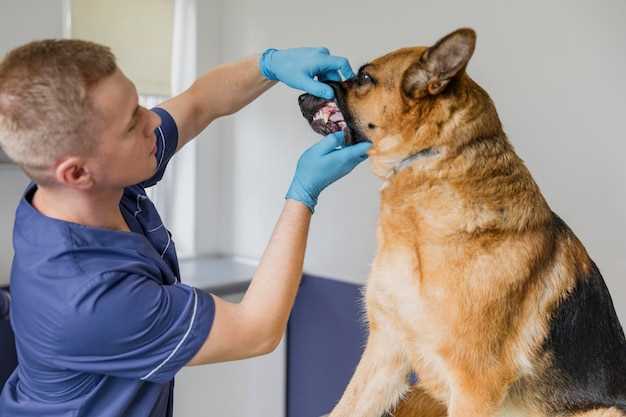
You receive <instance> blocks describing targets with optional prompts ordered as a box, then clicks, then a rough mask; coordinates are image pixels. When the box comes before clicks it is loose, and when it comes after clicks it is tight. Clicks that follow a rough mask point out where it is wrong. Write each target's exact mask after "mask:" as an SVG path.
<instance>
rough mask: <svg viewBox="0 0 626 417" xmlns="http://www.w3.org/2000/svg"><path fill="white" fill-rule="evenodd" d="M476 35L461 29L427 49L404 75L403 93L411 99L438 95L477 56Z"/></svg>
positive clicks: (466, 29)
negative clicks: (474, 55) (473, 56)
mask: <svg viewBox="0 0 626 417" xmlns="http://www.w3.org/2000/svg"><path fill="white" fill-rule="evenodd" d="M475 45H476V32H474V31H473V30H472V29H469V28H463V29H458V30H456V31H454V32H452V33H450V34H449V35H446V36H445V37H443V38H442V39H440V40H439V41H437V43H436V44H435V45H433V46H431V47H430V48H428V49H427V50H426V51H424V53H423V54H422V56H421V57H420V59H419V61H417V62H415V63H414V64H412V65H411V66H410V67H409V68H408V69H407V70H406V71H405V73H404V77H403V80H402V89H403V91H404V93H405V94H406V95H407V96H409V97H412V98H419V97H422V96H424V95H426V94H432V95H435V94H439V93H440V92H441V91H442V90H443V89H444V88H445V87H446V85H448V83H449V82H450V80H451V79H453V78H454V77H455V76H456V75H457V74H459V73H461V71H463V70H464V69H465V66H466V65H467V62H468V61H469V60H470V58H471V57H472V54H473V53H474V47H475Z"/></svg>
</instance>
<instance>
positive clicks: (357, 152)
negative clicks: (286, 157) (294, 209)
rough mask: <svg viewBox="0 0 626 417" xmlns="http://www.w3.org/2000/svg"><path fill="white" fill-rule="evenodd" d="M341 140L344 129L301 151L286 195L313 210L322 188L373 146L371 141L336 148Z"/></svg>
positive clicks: (363, 159)
mask: <svg viewBox="0 0 626 417" xmlns="http://www.w3.org/2000/svg"><path fill="white" fill-rule="evenodd" d="M344 140H345V139H344V133H343V132H337V133H331V134H330V135H328V136H325V137H324V138H323V139H322V140H321V141H319V142H318V143H316V144H315V145H313V146H311V147H310V148H309V149H307V150H306V151H304V153H303V154H302V156H300V159H299V160H298V166H297V168H296V173H295V175H294V177H293V180H292V181H291V186H290V187H289V191H287V195H286V196H285V198H288V199H292V200H297V201H300V202H301V203H304V205H306V206H307V207H308V208H309V209H310V210H311V213H313V212H314V211H315V205H316V204H317V198H318V197H319V195H320V193H321V192H322V190H323V189H324V188H326V187H327V186H328V185H330V184H332V183H333V182H335V181H337V180H338V179H339V178H341V177H343V176H344V175H346V174H348V173H349V172H350V171H352V170H353V169H354V167H356V166H357V165H358V164H360V163H361V162H363V161H365V160H366V159H367V151H368V150H369V148H371V147H372V144H371V143H370V142H360V143H357V144H356V145H352V146H346V147H345V148H340V149H338V147H339V146H343V145H344V144H345V143H344Z"/></svg>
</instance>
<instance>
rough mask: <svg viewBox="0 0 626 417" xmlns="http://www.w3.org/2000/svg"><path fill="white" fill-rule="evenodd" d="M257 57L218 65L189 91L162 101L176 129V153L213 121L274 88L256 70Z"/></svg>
mask: <svg viewBox="0 0 626 417" xmlns="http://www.w3.org/2000/svg"><path fill="white" fill-rule="evenodd" d="M258 61H259V56H258V55H255V56H252V57H248V58H245V59H242V60H241V61H238V62H234V63H229V64H224V65H220V66H218V67H216V68H214V69H212V70H210V71H209V72H207V73H206V74H205V75H204V76H202V77H201V78H199V79H197V80H196V81H195V82H194V83H193V85H192V86H191V87H189V89H187V90H186V91H184V92H183V93H181V94H179V95H177V96H175V97H173V98H171V99H169V100H167V101H165V102H164V103H162V104H160V105H159V107H163V108H164V109H165V110H167V111H168V112H169V113H170V114H171V115H172V116H173V117H174V120H176V124H177V125H178V146H177V148H176V151H178V150H179V149H180V148H182V147H183V146H185V144H186V143H187V142H189V141H190V140H191V139H193V138H194V137H196V136H197V135H198V134H199V133H200V132H202V131H203V130H204V129H205V128H206V127H207V126H208V125H209V123H211V122H212V121H213V120H215V119H217V118H218V117H222V116H227V115H229V114H233V113H235V112H237V111H238V110H239V109H241V108H242V107H244V106H246V105H247V104H249V103H251V102H252V101H254V99H256V98H257V97H258V96H260V95H261V94H262V93H264V92H265V91H267V90H268V89H269V88H270V87H272V86H273V85H274V84H276V81H270V80H268V79H266V78H265V77H264V76H263V75H262V74H261V72H260V71H259V67H258Z"/></svg>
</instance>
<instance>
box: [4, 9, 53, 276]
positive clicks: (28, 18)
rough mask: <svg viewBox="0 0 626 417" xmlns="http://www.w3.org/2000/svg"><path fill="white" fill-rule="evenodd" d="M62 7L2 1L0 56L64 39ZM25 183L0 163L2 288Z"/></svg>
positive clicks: (20, 175) (12, 167)
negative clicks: (28, 45)
mask: <svg viewBox="0 0 626 417" xmlns="http://www.w3.org/2000/svg"><path fill="white" fill-rule="evenodd" d="M62 5H63V1H62V0H45V1H42V0H2V1H1V2H0V57H1V56H3V55H4V54H5V53H6V52H8V51H9V50H11V49H13V48H14V47H16V46H19V45H21V44H23V43H26V42H29V41H31V40H35V39H43V38H55V37H57V38H59V37H61V36H62V35H63V7H62ZM25 28H27V29H25ZM26 184H28V178H27V177H26V176H25V175H24V174H23V173H22V171H21V170H19V169H18V168H17V167H16V166H15V165H12V164H5V163H0V285H5V284H7V283H8V280H9V270H10V264H11V258H12V257H13V245H12V242H11V234H12V230H13V220H14V213H15V207H16V206H17V202H18V199H19V197H20V196H21V194H22V191H23V190H24V187H25V186H26Z"/></svg>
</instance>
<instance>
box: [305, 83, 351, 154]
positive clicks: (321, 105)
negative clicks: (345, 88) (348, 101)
mask: <svg viewBox="0 0 626 417" xmlns="http://www.w3.org/2000/svg"><path fill="white" fill-rule="evenodd" d="M298 101H299V104H300V110H301V111H302V115H303V116H304V117H305V118H306V119H307V121H308V122H309V124H310V125H311V128H312V129H313V130H314V131H315V132H316V133H319V134H320V135H328V134H331V133H335V132H340V131H344V133H345V143H346V145H352V144H354V143H357V142H360V141H361V140H359V139H358V138H357V135H355V134H354V130H353V129H352V126H350V121H349V120H346V118H345V117H344V115H343V113H342V112H341V110H340V109H339V106H338V105H337V101H335V100H326V99H321V98H319V97H315V96H312V95H310V94H303V95H301V96H300V97H299V99H298Z"/></svg>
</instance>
